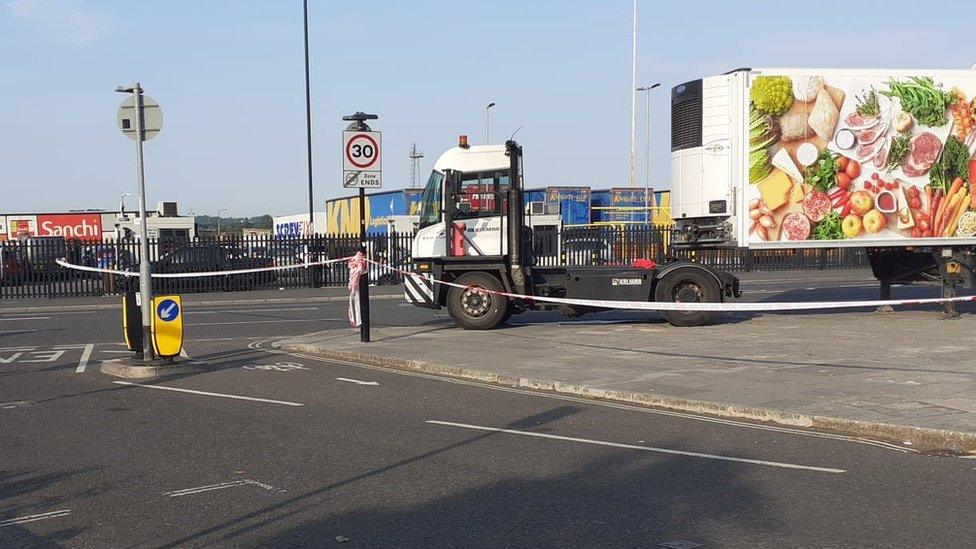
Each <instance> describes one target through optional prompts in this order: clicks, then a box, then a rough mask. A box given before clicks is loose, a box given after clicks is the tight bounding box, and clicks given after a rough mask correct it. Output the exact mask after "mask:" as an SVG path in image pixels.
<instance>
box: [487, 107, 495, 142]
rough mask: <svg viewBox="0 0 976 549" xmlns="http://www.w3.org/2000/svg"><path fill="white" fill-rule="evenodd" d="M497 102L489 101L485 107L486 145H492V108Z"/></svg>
mask: <svg viewBox="0 0 976 549" xmlns="http://www.w3.org/2000/svg"><path fill="white" fill-rule="evenodd" d="M494 106H495V103H494V102H492V103H488V106H487V107H485V145H491V108H492V107H494Z"/></svg>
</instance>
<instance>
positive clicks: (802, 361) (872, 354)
mask: <svg viewBox="0 0 976 549" xmlns="http://www.w3.org/2000/svg"><path fill="white" fill-rule="evenodd" d="M358 333H359V332H358V330H351V329H343V330H330V331H324V332H316V333H313V334H308V335H305V336H302V337H298V338H292V339H288V340H283V341H281V342H279V346H280V347H281V348H282V349H283V350H286V351H289V352H299V353H308V354H315V355H318V356H324V357H331V358H341V359H345V360H353V361H358V362H362V363H367V364H374V365H383V366H389V367H395V368H406V369H412V370H420V371H425V372H432V373H437V374H443V375H449V376H458V377H463V378H469V379H478V380H482V381H487V382H491V383H501V384H505V385H513V386H521V387H534V388H541V389H544V390H553V391H557V392H566V393H571V394H577V395H584V396H590V397H596V398H608V399H613V400H621V401H625V402H632V403H638V404H646V405H653V406H660V407H665V408H670V409H676V410H685V411H692V412H699V413H709V414H716V415H721V416H728V417H739V418H747V419H753V420H761V421H772V422H775V423H782V424H788V425H795V426H802V427H813V428H821V429H829V430H832V431H839V432H843V433H847V434H852V435H858V436H866V437H871V438H878V439H884V440H888V441H893V442H897V443H905V442H908V443H911V444H912V445H914V446H916V447H925V448H931V449H949V450H953V451H974V450H976V353H974V349H976V338H974V335H976V315H974V314H972V312H971V311H968V309H967V312H966V313H965V314H964V315H963V316H962V317H961V318H959V319H956V320H948V321H947V320H942V319H941V318H940V315H939V313H938V312H937V311H936V310H934V309H928V310H907V311H906V310H902V311H899V312H897V313H896V314H892V315H876V314H874V313H873V312H868V311H862V312H850V311H843V312H836V313H832V314H763V315H751V314H750V315H745V314H743V315H731V316H727V317H725V318H724V319H723V320H722V321H720V322H719V323H716V324H713V325H709V326H702V327H697V328H675V327H673V326H670V325H669V324H667V323H665V322H664V321H663V320H660V319H658V318H657V317H648V316H647V315H639V314H635V313H604V314H599V315H595V316H593V317H591V320H589V321H587V320H585V319H579V320H559V319H558V317H555V316H553V315H551V314H546V313H530V314H526V315H519V316H516V317H513V321H512V324H510V325H508V326H504V327H502V328H499V329H495V330H492V331H467V330H462V329H459V328H456V327H454V326H453V324H452V323H451V322H450V321H443V322H440V321H435V322H432V323H428V324H425V325H421V326H413V327H392V328H377V329H374V330H373V331H372V339H373V342H372V343H369V344H363V343H360V342H359V336H358Z"/></svg>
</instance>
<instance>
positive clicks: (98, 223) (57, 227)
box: [37, 214, 102, 240]
mask: <svg viewBox="0 0 976 549" xmlns="http://www.w3.org/2000/svg"><path fill="white" fill-rule="evenodd" d="M37 229H38V231H37V235H38V236H61V237H64V238H66V239H68V240H89V239H95V240H100V239H101V238H102V216H101V215H100V214H71V215H63V214H62V215H39V216H37Z"/></svg>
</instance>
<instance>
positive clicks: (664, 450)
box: [426, 420, 847, 474]
mask: <svg viewBox="0 0 976 549" xmlns="http://www.w3.org/2000/svg"><path fill="white" fill-rule="evenodd" d="M426 423H430V424H433V425H444V426H447V427H459V428H461V429H471V430H475V431H489V432H493V433H506V434H510V435H522V436H527V437H537V438H547V439H551V440H563V441H567V442H580V443H583V444H596V445H598V446H609V447H611V448H625V449H628V450H643V451H645V452H655V453H658V454H670V455H676V456H688V457H697V458H703V459H714V460H719V461H731V462H734V463H749V464H752V465H765V466H769V467H781V468H783V469H800V470H804V471H817V472H820V473H835V474H841V473H846V472H847V471H845V470H844V469H833V468H831V467H814V466H810V465H797V464H795V463H783V462H779V461H766V460H762V459H747V458H737V457H731V456H720V455H716V454H703V453H700V452H687V451H684V450H671V449H669V448H655V447H653V446H638V445H636V444H621V443H619V442H607V441H604V440H593V439H589V438H577V437H564V436H559V435H549V434H545V433H533V432H531V431H517V430H515V429H499V428H496V427H483V426H481V425H469V424H467V423H453V422H450V421H437V420H427V422H426Z"/></svg>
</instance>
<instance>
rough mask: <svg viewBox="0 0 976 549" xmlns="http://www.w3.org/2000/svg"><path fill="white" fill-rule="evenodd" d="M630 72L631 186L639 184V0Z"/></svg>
mask: <svg viewBox="0 0 976 549" xmlns="http://www.w3.org/2000/svg"><path fill="white" fill-rule="evenodd" d="M631 42H632V43H631V48H632V52H631V72H630V186H631V187H636V186H637V0H634V27H633V35H632V38H631Z"/></svg>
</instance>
